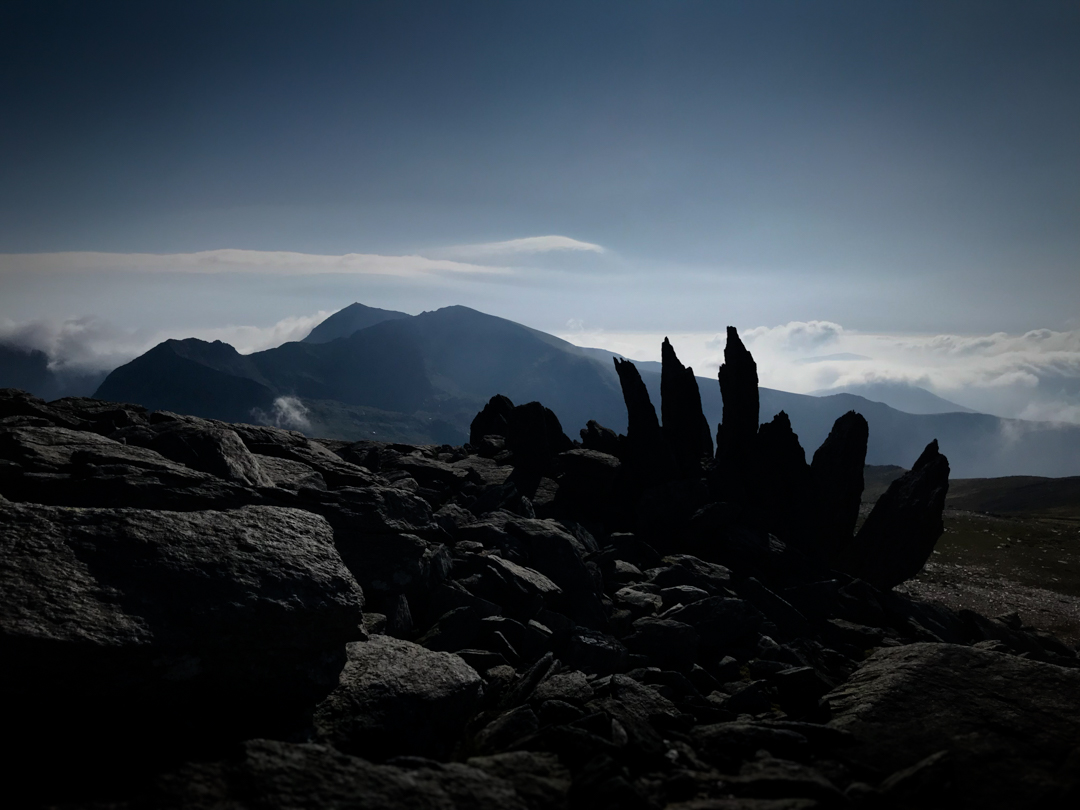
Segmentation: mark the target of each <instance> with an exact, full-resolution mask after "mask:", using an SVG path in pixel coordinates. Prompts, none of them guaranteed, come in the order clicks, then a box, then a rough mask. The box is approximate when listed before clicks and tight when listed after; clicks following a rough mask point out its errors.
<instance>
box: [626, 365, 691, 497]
mask: <svg viewBox="0 0 1080 810" xmlns="http://www.w3.org/2000/svg"><path fill="white" fill-rule="evenodd" d="M612 359H613V360H614V362H615V371H616V372H618V375H619V383H620V384H621V386H622V392H623V400H624V401H625V402H626V413H627V428H626V459H625V460H626V462H627V464H629V466H630V469H631V471H632V472H633V474H634V476H635V477H636V478H637V479H638V480H639V481H641V482H642V483H645V484H653V483H660V482H663V481H667V480H670V479H671V478H672V477H673V476H674V475H675V472H676V467H675V459H674V457H673V456H672V454H671V450H670V448H669V447H668V445H667V441H666V440H665V439H664V434H663V431H662V430H661V429H660V422H659V420H658V419H657V418H656V409H655V408H654V407H653V404H652V401H651V400H650V399H649V390H648V389H647V388H646V387H645V383H644V382H642V380H641V375H640V374H639V373H638V370H637V366H635V365H634V364H633V363H631V362H630V361H629V360H621V359H619V358H618V357H615V358H612Z"/></svg>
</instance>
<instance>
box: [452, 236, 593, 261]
mask: <svg viewBox="0 0 1080 810" xmlns="http://www.w3.org/2000/svg"><path fill="white" fill-rule="evenodd" d="M552 251H577V252H585V253H606V252H607V251H606V250H605V249H604V248H603V247H601V246H600V245H594V244H593V243H592V242H582V241H580V240H578V239H571V238H570V237H569V236H556V235H551V236H529V237H526V238H524V239H510V240H507V241H505V242H483V243H480V244H476V245H452V246H450V247H447V248H442V249H440V250H439V251H437V254H439V255H453V256H462V257H470V256H471V257H475V258H486V257H490V256H514V255H521V254H529V253H550V252H552Z"/></svg>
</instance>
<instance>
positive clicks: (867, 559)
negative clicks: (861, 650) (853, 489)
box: [836, 439, 949, 588]
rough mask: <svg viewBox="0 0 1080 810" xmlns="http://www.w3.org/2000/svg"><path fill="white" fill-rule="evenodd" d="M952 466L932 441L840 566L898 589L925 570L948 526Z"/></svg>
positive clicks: (894, 484) (888, 494)
mask: <svg viewBox="0 0 1080 810" xmlns="http://www.w3.org/2000/svg"><path fill="white" fill-rule="evenodd" d="M948 493H949V461H948V459H946V458H945V456H943V455H942V454H941V453H940V452H939V451H938V444H937V440H936V439H935V440H934V441H932V442H930V444H928V445H927V446H926V450H924V451H923V453H922V455H921V456H919V458H918V460H917V461H916V462H915V464H914V466H913V467H912V468H911V469H910V470H909V471H908V472H906V473H904V474H903V475H902V476H900V477H899V478H897V479H896V480H895V481H893V482H892V484H890V485H889V489H888V490H887V491H886V492H885V494H884V495H882V496H881V497H880V498H878V501H877V503H876V504H874V508H873V510H872V511H871V512H870V514H869V516H867V518H866V522H865V523H864V524H863V525H862V528H861V529H859V533H858V534H857V535H856V536H855V538H854V539H853V540H852V541H850V542H849V543H848V544H847V546H846V547H845V548H844V549H843V550H842V552H841V553H840V555H839V558H838V559H837V561H836V564H837V567H838V568H840V569H841V570H842V571H846V572H847V573H849V574H851V575H852V576H856V577H859V578H861V579H865V580H866V581H867V582H872V583H873V584H874V585H877V586H878V587H879V588H893V587H895V586H897V585H899V584H900V583H901V582H904V581H905V580H908V579H911V578H912V577H913V576H915V575H916V574H918V573H919V571H921V570H922V567H923V566H924V565H926V561H927V560H928V559H930V554H931V552H933V550H934V544H935V543H937V541H938V538H939V537H941V534H942V532H943V531H944V530H945V525H944V523H942V520H941V513H942V510H943V509H944V508H945V496H946V495H947V494H948Z"/></svg>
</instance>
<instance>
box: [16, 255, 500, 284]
mask: <svg viewBox="0 0 1080 810" xmlns="http://www.w3.org/2000/svg"><path fill="white" fill-rule="evenodd" d="M116 270H121V271H131V272H139V273H208V274H215V273H252V274H258V273H263V274H267V275H315V274H320V273H332V274H348V275H360V276H394V277H398V278H409V277H423V276H492V275H506V274H510V273H513V272H514V271H513V269H511V268H509V267H494V266H491V265H480V264H472V263H469V262H463V261H456V260H454V259H449V258H429V257H426V256H382V255H379V254H374V253H346V254H343V255H340V256H334V255H322V254H317V253H294V252H291V251H279V250H238V249H234V248H226V249H222V250H203V251H198V252H196V253H96V252H69V253H5V254H0V275H3V274H8V273H29V272H33V273H42V272H102V271H116Z"/></svg>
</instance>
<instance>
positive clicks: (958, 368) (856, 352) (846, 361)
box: [560, 321, 1080, 424]
mask: <svg viewBox="0 0 1080 810" xmlns="http://www.w3.org/2000/svg"><path fill="white" fill-rule="evenodd" d="M740 335H741V336H742V338H743V340H744V342H745V343H746V345H747V347H748V348H749V349H750V350H751V351H752V352H753V354H754V357H755V359H756V360H757V363H758V374H759V377H760V380H761V384H762V385H763V386H766V387H769V388H776V389H780V390H783V391H792V392H796V393H810V392H812V391H820V390H822V389H833V390H844V389H848V388H855V389H857V387H858V386H860V385H866V384H871V383H882V382H885V383H899V384H910V385H915V386H918V387H920V388H925V389H927V390H928V391H930V392H932V393H934V394H937V395H938V396H940V397H943V398H945V399H947V400H950V401H952V402H954V403H957V404H959V405H963V406H965V407H968V408H972V409H974V410H977V411H981V412H983V413H991V414H995V415H998V416H1005V417H1013V418H1019V419H1030V420H1037V421H1051V422H1054V421H1056V422H1071V423H1077V424H1080V330H1075V331H1062V332H1058V331H1053V330H1050V329H1037V330H1033V331H1030V332H1027V333H1024V334H1019V335H1013V334H1007V333H1004V332H998V333H994V334H990V335H949V334H943V335H890V334H872V333H866V332H855V331H851V330H848V329H845V328H844V327H843V326H841V325H840V324H836V323H832V322H828V321H793V322H790V323H786V324H781V325H778V326H757V327H753V328H745V329H740ZM560 337H563V338H564V339H566V340H569V341H571V342H573V343H576V344H578V345H581V346H598V347H601V348H605V349H610V350H612V351H616V352H619V353H620V354H623V355H625V356H627V357H632V358H637V359H641V360H659V359H660V342H661V341H662V340H663V338H664V337H665V335H663V334H661V333H625V332H624V333H609V332H604V331H601V330H591V331H590V330H588V329H586V328H584V327H583V326H582V325H581V323H580V322H574V323H572V324H567V331H566V332H564V333H563V334H561V335H560ZM669 337H670V338H671V341H672V344H673V345H674V347H675V350H676V351H677V352H678V354H679V358H680V359H681V360H682V361H683V362H684V363H686V364H688V365H692V366H693V367H694V371H695V373H696V374H697V375H698V376H700V377H715V376H716V371H717V368H718V367H719V365H720V363H721V362H722V361H723V350H724V344H725V343H726V340H727V338H726V335H725V334H724V333H700V332H698V333H682V334H679V333H671V334H670V335H669Z"/></svg>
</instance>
